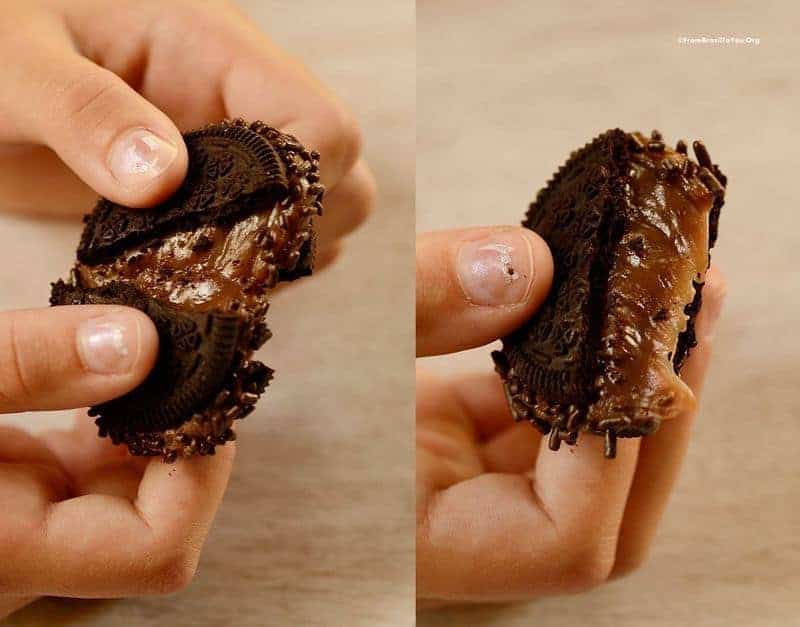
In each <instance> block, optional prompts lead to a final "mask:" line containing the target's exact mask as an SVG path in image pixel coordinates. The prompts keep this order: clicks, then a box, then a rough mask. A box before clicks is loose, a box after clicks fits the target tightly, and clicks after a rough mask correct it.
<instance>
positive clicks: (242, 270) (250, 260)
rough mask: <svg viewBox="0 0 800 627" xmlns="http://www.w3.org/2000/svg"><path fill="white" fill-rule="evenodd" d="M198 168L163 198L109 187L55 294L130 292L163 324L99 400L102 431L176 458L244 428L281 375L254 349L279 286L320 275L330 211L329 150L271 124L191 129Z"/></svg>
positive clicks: (104, 296) (121, 299)
mask: <svg viewBox="0 0 800 627" xmlns="http://www.w3.org/2000/svg"><path fill="white" fill-rule="evenodd" d="M184 139H185V141H186V146H187V148H188V152H189V171H188V174H187V177H186V180H185V181H184V183H183V185H182V186H181V187H180V189H179V190H178V191H177V192H176V193H175V195H173V196H172V197H171V198H170V199H169V200H167V201H166V202H164V203H162V204H161V205H159V206H157V207H154V208H152V209H147V210H141V209H129V208H126V207H123V206H121V205H118V204H115V203H113V202H111V201H109V200H106V199H101V200H100V201H99V202H98V204H97V206H96V207H95V209H94V211H93V212H92V213H91V214H90V215H88V216H86V218H85V219H84V220H85V223H86V226H85V229H84V232H83V235H82V237H81V242H80V245H79V247H78V254H77V257H78V261H77V263H76V265H75V267H74V268H73V270H72V272H71V276H70V280H69V282H64V281H57V282H56V283H54V284H53V289H52V294H51V298H50V302H51V304H52V305H77V304H120V305H127V306H129V307H135V308H137V309H139V310H141V311H143V312H145V313H146V314H147V315H148V316H149V317H150V318H151V319H152V320H153V322H154V324H155V326H156V329H157V330H158V335H159V355H158V359H157V362H156V365H155V367H154V369H153V371H152V372H151V373H150V375H149V376H148V378H147V379H146V380H145V381H144V382H143V383H142V384H141V385H140V386H139V387H137V388H136V389H134V390H133V391H131V392H129V393H128V394H126V395H124V396H122V397H119V398H116V399H114V400H111V401H108V402H106V403H103V404H101V405H97V406H95V407H92V408H91V410H90V415H93V416H97V419H96V423H97V425H98V427H99V433H100V435H101V436H108V437H110V438H111V440H112V441H113V442H114V443H115V444H121V443H124V444H126V445H127V446H128V449H129V450H130V452H131V453H132V454H134V455H161V456H163V458H164V460H165V461H173V460H175V459H176V458H177V457H190V456H192V455H212V454H213V453H214V449H215V447H216V446H217V445H218V444H224V443H225V442H226V441H229V440H233V439H234V438H235V434H234V432H233V430H232V429H231V425H232V424H233V421H234V420H236V419H238V418H243V417H245V416H246V415H247V414H248V413H250V412H251V411H252V410H253V408H254V406H255V403H256V401H257V400H258V398H259V396H260V395H261V394H262V392H263V391H264V389H265V388H266V386H267V384H268V382H269V381H270V379H271V378H272V370H271V369H270V368H268V367H267V366H265V365H264V364H262V363H260V362H258V361H255V360H253V359H252V358H251V357H252V353H253V351H255V350H256V349H258V348H259V347H260V346H261V345H262V344H264V342H266V341H267V340H268V339H269V337H270V332H269V330H268V329H267V326H266V324H265V323H264V317H265V315H266V313H267V308H268V306H269V302H268V296H269V293H270V290H271V289H272V288H274V287H275V286H276V284H277V283H278V282H279V281H291V280H294V279H296V278H298V277H301V276H305V275H307V274H310V273H311V269H312V265H313V258H314V246H315V238H314V232H313V216H314V215H315V214H320V213H321V212H322V204H321V202H322V195H323V191H324V190H323V187H322V185H321V184H320V183H319V155H318V154H317V153H316V152H312V151H308V150H306V149H305V148H304V147H303V146H302V145H301V144H300V143H299V142H298V141H297V140H296V139H295V138H294V137H292V136H290V135H286V134H284V133H281V132H280V131H278V130H276V129H274V128H272V127H270V126H267V125H266V124H264V123H262V122H254V123H251V124H248V123H246V122H244V121H242V120H233V121H227V122H223V123H221V124H217V125H213V126H208V127H206V128H203V129H200V130H197V131H193V132H190V133H187V134H186V135H185V136H184Z"/></svg>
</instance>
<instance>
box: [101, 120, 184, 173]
mask: <svg viewBox="0 0 800 627" xmlns="http://www.w3.org/2000/svg"><path fill="white" fill-rule="evenodd" d="M177 155H178V147H177V146H175V145H174V144H172V143H170V142H168V141H166V140H165V139H162V138H161V137H159V136H158V135H156V134H155V133H153V132H151V131H148V130H147V129H145V128H135V129H131V130H129V131H126V132H125V133H123V134H122V135H120V136H119V137H118V138H117V139H116V141H115V142H114V144H113V145H112V147H111V152H110V154H109V157H108V168H109V170H111V174H112V175H113V176H114V178H115V179H117V181H119V183H120V184H121V185H122V186H123V187H141V186H143V185H147V184H148V183H151V182H152V181H153V180H155V179H156V178H158V177H159V176H160V175H161V174H162V173H163V172H164V170H166V169H167V168H168V167H169V166H170V164H171V163H172V162H173V161H174V160H175V157H176V156H177Z"/></svg>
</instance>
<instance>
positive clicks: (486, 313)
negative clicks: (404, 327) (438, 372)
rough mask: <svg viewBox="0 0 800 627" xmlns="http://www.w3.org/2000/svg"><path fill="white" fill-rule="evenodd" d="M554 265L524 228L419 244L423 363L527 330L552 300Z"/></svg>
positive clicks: (422, 238)
mask: <svg viewBox="0 0 800 627" xmlns="http://www.w3.org/2000/svg"><path fill="white" fill-rule="evenodd" d="M552 278H553V259H552V257H551V256H550V250H549V249H548V248H547V244H545V242H544V240H543V239H542V238H541V237H539V236H538V235H537V234H536V233H534V232H533V231H531V230H529V229H525V228H522V227H503V226H499V227H497V226H495V227H478V228H472V229H461V230H455V231H437V232H432V233H423V234H421V235H419V236H418V237H417V355H418V356H425V355H436V354H441V353H452V352H456V351H460V350H464V349H467V348H472V347H475V346H481V345H483V344H488V343H489V342H491V341H493V340H496V339H498V338H500V337H502V336H504V335H506V334H508V333H510V332H511V331H513V330H514V329H515V328H516V327H518V326H519V325H521V324H522V323H523V322H525V320H527V319H528V318H530V316H531V315H532V314H533V313H534V312H535V311H536V309H537V308H538V307H539V306H540V305H541V303H542V301H543V300H544V298H545V297H546V296H547V291H548V290H549V289H550V283H551V281H552Z"/></svg>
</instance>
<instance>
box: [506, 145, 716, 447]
mask: <svg viewBox="0 0 800 627" xmlns="http://www.w3.org/2000/svg"><path fill="white" fill-rule="evenodd" d="M694 151H695V154H696V156H697V161H698V163H695V162H694V161H692V160H691V159H689V157H688V156H687V147H686V144H685V143H684V142H682V141H681V142H678V145H677V147H676V149H675V150H672V149H670V148H668V147H667V146H666V145H665V144H664V141H663V138H662V136H661V134H660V133H658V132H657V131H653V133H652V134H651V136H650V137H649V138H646V137H644V136H643V135H641V134H639V133H625V132H624V131H621V130H619V129H614V130H610V131H607V132H606V133H603V134H602V135H600V136H599V137H598V138H597V139H595V140H594V141H592V142H590V143H589V144H587V145H586V146H584V147H583V148H581V149H580V150H578V151H576V152H574V153H573V154H572V155H571V157H570V158H569V160H568V161H567V162H566V164H565V165H564V166H563V167H562V168H561V169H559V171H558V172H557V173H556V174H555V175H554V177H553V179H552V180H551V181H550V182H549V183H548V185H547V186H546V187H545V188H544V189H543V190H541V191H540V192H539V194H538V196H537V198H536V200H535V201H534V202H533V203H532V204H531V206H530V209H529V211H528V213H527V216H526V219H525V221H524V222H523V226H526V227H528V228H530V229H532V230H534V231H536V232H537V233H538V234H539V235H541V236H542V237H543V238H544V239H545V240H546V241H547V243H548V245H549V246H550V249H551V251H552V254H553V259H554V264H555V266H554V267H555V270H554V277H553V285H552V288H551V291H550V294H549V295H548V298H547V299H546V301H545V303H544V304H543V306H542V307H541V309H540V310H539V311H538V312H537V313H536V315H535V316H534V317H533V318H531V320H529V321H528V322H527V323H526V324H525V325H524V326H523V327H522V328H520V329H519V330H517V331H516V332H515V333H513V334H511V335H510V336H508V337H506V338H504V340H503V349H502V351H497V352H495V353H493V358H494V361H495V364H496V367H497V370H498V372H499V373H500V375H501V376H502V377H503V379H504V384H505V388H506V393H507V396H508V400H509V405H510V408H511V412H512V414H513V416H514V418H515V419H516V420H529V421H531V422H532V423H533V424H535V425H536V426H537V427H538V428H539V429H540V430H541V431H542V433H544V434H549V435H550V440H549V444H550V448H551V449H553V450H557V449H558V448H559V446H560V443H561V441H565V442H567V443H569V444H574V443H575V442H576V441H577V438H578V433H579V432H580V431H589V432H592V433H597V434H602V435H604V436H605V438H606V456H608V457H614V455H615V451H616V438H617V437H618V436H619V437H635V436H643V435H647V434H650V433H653V432H654V431H655V430H656V429H657V428H658V426H659V424H660V422H661V420H663V419H666V418H670V417H673V416H676V415H678V414H679V413H680V412H682V411H685V410H686V409H688V408H690V407H692V406H693V403H694V397H693V395H692V393H691V391H690V390H689V389H688V388H687V386H686V385H685V384H684V383H683V382H682V381H681V380H680V378H679V377H678V376H677V373H678V371H679V370H680V367H681V365H682V364H683V361H684V360H685V358H686V356H687V354H688V352H689V350H690V349H691V347H692V346H694V345H695V344H696V340H695V338H694V320H695V317H696V315H697V313H698V311H699V310H700V306H701V293H702V284H703V280H704V277H705V272H706V269H707V267H708V263H709V259H710V257H709V254H708V253H709V250H710V248H711V247H712V246H713V245H714V242H715V240H716V236H717V223H718V218H719V212H720V209H721V207H722V204H723V202H724V196H725V185H726V183H727V180H726V177H725V176H724V175H723V174H722V172H721V171H720V170H719V167H718V166H716V165H714V164H712V162H711V159H710V158H709V156H708V152H707V150H706V149H705V147H704V146H703V144H702V143H701V142H695V143H694Z"/></svg>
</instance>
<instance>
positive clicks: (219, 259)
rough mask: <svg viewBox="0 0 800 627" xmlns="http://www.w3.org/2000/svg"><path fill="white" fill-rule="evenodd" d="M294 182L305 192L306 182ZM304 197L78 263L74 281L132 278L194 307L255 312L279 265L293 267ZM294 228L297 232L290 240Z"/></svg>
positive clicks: (303, 223)
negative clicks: (112, 256)
mask: <svg viewBox="0 0 800 627" xmlns="http://www.w3.org/2000/svg"><path fill="white" fill-rule="evenodd" d="M302 182H303V183H304V185H303V186H302V187H303V192H305V189H306V188H307V187H308V184H307V182H306V181H305V179H302ZM305 200H306V198H305V193H303V194H302V196H301V199H300V200H299V201H297V202H294V203H293V202H291V201H288V200H287V201H284V202H282V203H280V204H279V205H278V206H277V207H275V208H274V209H273V208H270V209H269V210H267V211H261V212H258V213H255V214H252V215H250V216H248V217H246V218H243V219H241V220H239V221H238V222H235V223H233V224H232V225H225V226H220V225H206V226H202V227H199V228H197V229H193V230H191V231H182V232H177V233H174V234H172V235H169V236H167V237H164V238H161V239H159V240H158V241H156V242H153V243H151V244H149V245H145V246H140V247H136V248H131V249H129V250H127V251H125V252H124V253H123V254H122V255H120V256H119V257H117V258H116V259H114V260H112V261H110V262H108V263H102V264H98V265H95V266H88V265H84V264H78V266H77V267H76V274H77V278H78V281H79V283H80V284H81V285H83V286H84V287H100V286H102V285H105V284H107V283H110V282H112V281H123V282H126V283H132V284H134V285H135V286H136V287H138V288H139V289H140V290H142V291H143V292H144V293H145V294H148V295H149V296H151V297H153V298H156V299H159V300H164V301H168V302H170V303H173V304H174V305H177V306H178V307H179V308H186V309H192V310H194V311H209V310H212V309H222V310H225V311H234V310H239V309H240V308H241V309H243V310H245V311H247V312H249V313H258V312H262V313H263V311H264V310H265V308H266V297H265V296H266V291H267V290H268V289H270V288H272V287H273V286H274V285H275V284H276V283H277V282H278V274H279V271H280V269H281V268H287V267H293V264H294V263H295V262H296V261H297V259H298V257H299V254H300V253H299V248H300V245H302V241H305V239H307V238H308V236H310V232H309V229H308V228H307V225H308V223H309V220H310V214H311V212H312V209H313V208H312V207H311V206H309V207H305V206H304V205H305ZM298 232H300V233H301V235H302V234H305V235H302V237H300V238H299V240H300V241H295V240H298V238H297V236H296V234H297V233H298ZM290 240H291V241H290Z"/></svg>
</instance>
